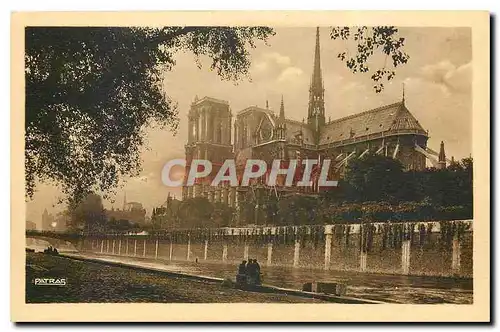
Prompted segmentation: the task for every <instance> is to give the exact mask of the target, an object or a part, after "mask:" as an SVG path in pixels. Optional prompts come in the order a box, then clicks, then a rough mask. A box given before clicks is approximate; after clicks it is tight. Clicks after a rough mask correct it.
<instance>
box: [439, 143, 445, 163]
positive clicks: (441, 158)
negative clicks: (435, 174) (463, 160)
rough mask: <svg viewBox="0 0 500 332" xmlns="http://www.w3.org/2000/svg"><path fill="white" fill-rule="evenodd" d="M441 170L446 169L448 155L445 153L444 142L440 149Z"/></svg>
mask: <svg viewBox="0 0 500 332" xmlns="http://www.w3.org/2000/svg"><path fill="white" fill-rule="evenodd" d="M438 161H439V169H443V168H446V154H445V152H444V142H443V141H441V146H440V148H439V160H438Z"/></svg>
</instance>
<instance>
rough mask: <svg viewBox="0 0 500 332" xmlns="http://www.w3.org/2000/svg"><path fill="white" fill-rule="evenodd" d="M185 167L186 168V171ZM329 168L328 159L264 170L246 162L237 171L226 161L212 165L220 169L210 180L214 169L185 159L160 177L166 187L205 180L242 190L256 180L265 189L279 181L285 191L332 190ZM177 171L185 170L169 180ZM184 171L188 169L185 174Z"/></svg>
mask: <svg viewBox="0 0 500 332" xmlns="http://www.w3.org/2000/svg"><path fill="white" fill-rule="evenodd" d="M188 164H189V167H187V165H188ZM330 165H331V160H330V159H324V160H322V161H320V160H317V159H303V160H298V159H292V160H286V161H284V160H280V159H275V160H273V162H272V164H271V165H270V167H268V164H267V163H266V162H265V161H264V160H260V159H248V160H247V161H246V163H245V165H244V167H242V168H240V169H239V171H237V168H236V163H235V160H233V159H227V160H225V161H224V163H223V164H222V165H220V164H219V165H216V167H220V168H219V169H218V170H217V172H216V174H215V176H214V174H212V173H215V171H216V168H214V167H213V166H214V165H212V163H211V162H210V161H209V160H204V159H193V160H192V161H191V162H190V163H187V162H186V160H185V159H172V160H170V161H168V162H167V163H166V164H165V165H164V166H163V169H162V174H161V177H162V182H163V184H164V185H166V186H169V187H180V186H193V185H195V184H197V183H201V181H203V182H205V183H206V181H207V179H208V180H210V179H211V185H212V186H218V185H220V184H222V183H228V184H229V185H230V186H232V187H241V186H243V187H245V186H249V185H250V184H251V183H252V182H254V181H256V180H258V179H260V181H261V182H263V183H265V184H267V185H268V186H276V185H278V183H277V182H279V181H278V178H280V183H279V184H280V185H284V186H287V187H291V186H297V187H311V186H315V187H336V186H337V184H338V181H336V180H328V177H329V175H330V174H331V172H330ZM242 166H243V165H242ZM178 167H182V168H183V169H184V170H185V171H184V173H183V174H184V176H181V177H179V176H177V177H176V178H175V179H172V178H171V173H172V169H173V168H178ZM186 167H187V168H188V170H187V174H186ZM186 175H187V176H186Z"/></svg>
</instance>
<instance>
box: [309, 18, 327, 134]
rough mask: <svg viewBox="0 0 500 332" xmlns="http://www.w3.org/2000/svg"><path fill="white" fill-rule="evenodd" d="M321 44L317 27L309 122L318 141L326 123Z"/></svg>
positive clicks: (310, 89) (310, 90)
mask: <svg viewBox="0 0 500 332" xmlns="http://www.w3.org/2000/svg"><path fill="white" fill-rule="evenodd" d="M320 53H321V50H320V44H319V27H318V28H316V44H315V48H314V64H313V73H312V77H311V86H310V88H309V107H308V112H307V123H308V124H309V126H310V127H312V128H311V129H313V131H314V133H315V137H316V141H318V139H319V131H320V128H321V127H322V126H323V125H324V124H325V99H324V97H325V89H324V88H323V78H322V75H321V57H320Z"/></svg>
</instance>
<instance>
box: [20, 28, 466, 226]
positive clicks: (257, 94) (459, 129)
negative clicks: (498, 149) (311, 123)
mask: <svg viewBox="0 0 500 332" xmlns="http://www.w3.org/2000/svg"><path fill="white" fill-rule="evenodd" d="M315 31H316V29H315V28H314V27H311V28H278V29H276V35H275V36H274V37H272V38H270V40H269V43H268V44H269V45H265V44H264V43H258V44H257V48H256V49H254V50H253V51H252V52H251V54H252V59H251V60H252V67H251V71H250V75H251V81H248V80H242V81H240V82H238V84H237V85H235V83H234V82H228V81H221V80H220V79H219V77H218V76H217V75H216V73H214V72H211V71H210V70H209V67H208V66H204V67H203V68H202V69H198V67H197V66H196V64H195V62H194V57H193V55H192V54H190V53H179V54H177V56H176V61H177V63H176V66H175V67H174V68H173V70H172V71H170V72H167V73H165V85H166V91H167V93H168V95H169V96H170V97H171V98H172V99H173V100H174V101H176V102H177V103H178V107H179V113H180V119H181V123H180V127H179V131H178V134H177V135H175V136H174V135H173V134H172V133H170V132H168V131H165V130H164V131H161V130H158V129H155V128H153V129H150V130H149V131H148V147H147V149H144V152H143V158H144V164H143V171H142V173H141V175H140V176H139V177H137V178H132V179H130V178H129V179H124V180H123V183H124V186H123V188H122V189H119V190H118V194H117V196H116V202H115V203H114V206H115V207H121V205H122V201H123V194H124V192H126V193H127V201H138V202H141V203H142V204H143V205H144V207H145V208H146V209H147V211H148V214H150V213H151V209H152V208H153V207H155V206H158V205H160V204H162V203H163V202H164V201H165V200H166V197H167V195H168V192H169V191H170V192H171V193H172V194H175V195H176V196H177V197H180V189H172V188H167V187H165V186H163V185H162V184H161V180H160V172H161V169H162V167H163V164H164V163H165V161H167V160H169V159H172V158H175V157H181V158H182V157H183V156H184V144H185V143H186V140H187V113H188V110H189V107H190V103H191V102H192V101H193V99H194V97H195V96H196V95H198V96H199V97H200V98H201V97H203V96H211V97H214V98H219V99H224V100H227V101H229V103H230V106H231V109H232V111H233V114H236V113H237V112H238V111H239V110H241V109H243V108H245V107H248V106H250V105H258V106H261V107H265V104H266V100H269V107H270V108H271V109H273V110H275V111H278V110H279V105H280V98H281V94H283V96H284V102H285V114H286V117H287V118H292V119H296V120H302V118H304V117H307V102H308V88H309V81H310V77H311V73H312V67H313V53H314V42H315ZM320 33H321V38H320V40H321V68H322V72H323V79H324V83H325V108H326V118H327V120H328V117H331V118H332V119H336V118H340V117H344V116H347V115H350V114H354V113H358V112H362V111H365V110H368V109H372V108H376V107H379V106H382V105H384V104H389V103H393V102H396V101H399V100H401V97H402V83H403V82H404V83H405V96H406V98H405V99H406V105H407V107H408V109H409V110H410V111H411V112H412V113H413V115H414V116H415V117H416V118H417V119H418V120H419V122H420V123H421V125H422V126H423V127H424V128H425V129H428V130H429V136H430V139H429V142H428V146H429V147H431V148H433V149H434V150H438V149H439V143H440V142H441V140H443V141H444V142H445V148H446V154H447V156H448V157H451V156H454V157H455V158H456V159H457V158H463V157H468V156H469V154H471V153H472V150H471V149H472V148H471V143H472V137H471V133H472V129H471V124H470V122H471V120H472V116H471V112H472V109H471V78H472V67H471V59H472V47H471V32H470V29H469V28H401V29H399V35H400V36H402V37H405V38H406V44H405V48H404V49H405V51H406V52H407V53H408V54H409V55H410V60H409V62H408V63H407V64H406V65H404V66H403V67H400V68H397V70H396V77H395V78H394V79H393V80H392V82H391V83H386V84H385V86H386V88H385V90H384V91H383V92H382V93H379V94H377V93H375V92H374V90H373V88H372V85H373V82H372V81H371V79H370V75H368V74H352V73H351V72H350V71H348V70H347V69H346V67H345V64H344V63H343V62H340V60H338V59H337V54H338V53H339V52H343V51H346V50H347V51H349V50H351V52H353V51H354V50H355V48H354V45H348V44H346V43H345V42H342V41H333V40H331V39H330V37H329V28H326V27H325V28H321V29H320ZM389 60H390V59H389ZM384 62H385V58H384V57H383V56H377V57H374V58H373V60H372V61H371V62H370V66H371V67H373V68H381V67H383V66H384ZM387 63H390V61H387ZM38 189H39V190H38V192H37V193H36V195H35V197H34V200H33V201H31V202H28V205H27V214H28V215H27V218H28V219H29V220H33V221H36V222H37V223H38V225H39V226H40V225H41V214H42V212H43V209H44V208H45V207H46V208H47V209H48V210H49V211H50V212H56V211H58V210H62V209H63V208H64V206H61V205H56V206H54V204H55V203H56V202H57V198H58V197H60V194H59V191H58V190H57V188H55V187H53V186H49V185H40V186H39V187H38ZM111 205H112V203H111V202H106V203H105V206H107V207H110V206H111Z"/></svg>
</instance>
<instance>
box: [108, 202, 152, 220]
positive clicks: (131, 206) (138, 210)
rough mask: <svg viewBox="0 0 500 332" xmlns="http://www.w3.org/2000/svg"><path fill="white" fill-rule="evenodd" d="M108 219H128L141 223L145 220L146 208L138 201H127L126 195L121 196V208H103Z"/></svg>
mask: <svg viewBox="0 0 500 332" xmlns="http://www.w3.org/2000/svg"><path fill="white" fill-rule="evenodd" d="M104 213H105V214H106V217H107V219H108V220H110V219H115V220H128V221H132V222H135V223H137V224H141V225H143V224H144V223H145V222H146V209H144V207H143V206H142V204H141V203H139V202H129V203H127V196H126V195H125V197H124V198H123V206H122V209H114V208H111V210H105V211H104Z"/></svg>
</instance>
